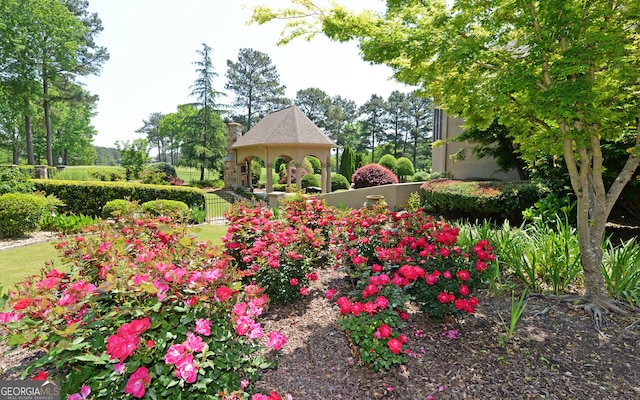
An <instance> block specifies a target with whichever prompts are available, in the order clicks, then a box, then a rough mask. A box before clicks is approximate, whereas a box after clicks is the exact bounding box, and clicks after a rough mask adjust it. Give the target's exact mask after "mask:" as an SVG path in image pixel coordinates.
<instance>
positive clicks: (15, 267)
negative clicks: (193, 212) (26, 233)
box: [0, 225, 228, 292]
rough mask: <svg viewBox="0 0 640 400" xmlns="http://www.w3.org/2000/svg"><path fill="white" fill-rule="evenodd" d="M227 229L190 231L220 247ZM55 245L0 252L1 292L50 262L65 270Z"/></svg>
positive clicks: (210, 228) (205, 227)
mask: <svg viewBox="0 0 640 400" xmlns="http://www.w3.org/2000/svg"><path fill="white" fill-rule="evenodd" d="M227 229H228V226H226V225H200V226H197V227H194V228H192V231H193V233H194V234H195V235H196V237H197V238H198V239H199V240H208V241H210V242H211V243H213V244H219V245H221V244H222V241H221V239H222V237H223V236H224V235H225V234H226V233H227ZM55 243H56V241H52V242H46V243H37V244H32V245H29V246H24V247H18V248H15V249H11V250H4V251H0V271H1V272H2V274H1V275H0V286H1V287H2V288H3V292H4V291H7V290H10V289H11V288H13V287H14V285H15V284H16V283H17V282H20V281H22V280H24V278H25V277H27V276H30V275H35V274H38V273H39V272H40V270H41V269H42V268H43V267H44V266H45V265H46V263H47V262H52V263H53V266H54V267H55V268H57V269H59V270H61V271H65V270H67V267H66V266H65V265H62V264H61V263H60V260H59V259H58V253H57V251H56V249H55V247H54V246H55Z"/></svg>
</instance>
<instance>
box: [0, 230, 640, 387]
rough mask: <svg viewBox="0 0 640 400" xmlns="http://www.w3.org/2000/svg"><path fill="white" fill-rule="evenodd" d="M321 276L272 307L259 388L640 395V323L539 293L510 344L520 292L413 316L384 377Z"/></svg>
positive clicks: (17, 360)
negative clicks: (467, 308)
mask: <svg viewBox="0 0 640 400" xmlns="http://www.w3.org/2000/svg"><path fill="white" fill-rule="evenodd" d="M633 228H634V229H633V230H632V232H631V233H632V235H631V236H635V235H637V233H638V228H637V227H635V226H634V227H633ZM625 230H626V227H625ZM616 233H617V232H616ZM620 236H621V238H624V239H628V238H629V237H630V235H629V232H624V234H623V235H620ZM319 276H320V279H319V280H318V281H315V282H312V284H311V287H310V295H309V296H308V297H306V298H304V299H303V300H301V301H299V302H296V303H294V304H289V305H286V306H279V305H272V306H271V308H270V309H269V311H268V312H267V314H266V316H265V319H264V320H263V325H264V328H265V332H269V331H271V330H279V331H281V332H282V333H284V334H285V335H286V336H287V337H288V342H287V345H286V346H285V347H284V348H283V349H282V350H280V352H278V353H276V352H273V351H271V352H270V353H268V357H269V358H270V359H272V360H273V361H274V362H275V365H274V367H272V368H271V369H269V370H267V371H265V372H264V374H263V377H262V379H261V380H260V381H259V382H258V384H257V386H258V388H260V389H261V390H262V391H263V392H269V391H271V390H276V391H277V392H278V393H280V394H281V395H282V396H283V398H285V399H286V398H287V397H289V398H291V399H411V400H413V399H428V398H430V397H429V396H433V398H434V399H597V400H608V399H636V398H640V322H639V321H638V317H622V316H618V315H611V316H609V318H608V319H607V323H606V325H605V326H604V327H603V329H602V331H600V332H599V331H597V330H596V329H595V328H594V324H593V322H592V320H591V319H590V317H589V316H588V315H587V314H586V313H585V312H584V311H583V310H582V309H581V308H579V307H578V306H574V305H570V304H566V303H561V302H558V301H556V300H553V299H550V298H545V297H530V298H528V299H527V307H526V309H525V311H524V314H523V316H522V318H521V319H520V322H519V324H518V326H517V327H516V330H515V334H514V337H513V338H511V339H510V340H504V334H505V328H504V326H503V325H502V322H501V319H500V316H502V317H503V318H504V319H505V320H506V321H508V318H509V313H510V308H511V293H502V294H500V295H492V294H489V293H486V292H483V293H479V294H478V297H479V299H480V305H479V306H478V308H477V311H476V313H475V314H473V315H466V316H463V317H459V318H457V319H451V320H448V321H446V322H440V321H434V320H431V319H429V318H428V317H426V316H425V315H424V314H422V313H420V312H417V311H416V312H414V313H412V314H411V316H410V318H409V321H407V323H406V325H405V327H404V328H403V329H404V330H403V332H404V333H405V334H406V335H407V336H409V338H410V340H409V347H410V349H411V352H412V353H411V355H409V356H408V357H407V362H406V364H405V365H403V366H397V367H394V368H393V369H392V370H390V371H388V372H374V371H371V370H369V369H367V368H366V367H363V366H360V365H358V360H357V358H356V357H354V355H353V354H352V353H351V350H350V348H349V345H348V342H347V339H346V337H345V335H344V334H343V333H342V332H341V331H340V329H339V328H338V325H337V321H338V316H339V311H338V308H337V306H336V305H335V303H334V302H333V301H329V300H327V299H326V298H325V297H324V294H325V292H326V290H327V289H328V288H330V287H332V288H336V289H338V293H337V295H336V296H340V295H343V294H346V293H347V290H348V285H347V282H346V280H345V279H344V276H343V274H341V273H339V272H336V271H333V270H332V269H324V270H321V271H319ZM451 330H455V331H456V336H457V338H456V339H451V338H449V336H448V333H449V332H450V331H451ZM0 354H2V356H0V379H9V378H13V379H16V378H17V377H18V376H19V373H20V370H21V369H22V367H23V366H25V365H27V364H28V363H29V362H31V361H33V360H34V359H35V357H34V354H33V353H31V352H29V351H25V350H19V351H16V352H9V351H8V348H7V347H6V346H4V345H0ZM12 368H13V371H9V370H10V369H12Z"/></svg>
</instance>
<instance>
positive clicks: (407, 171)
mask: <svg viewBox="0 0 640 400" xmlns="http://www.w3.org/2000/svg"><path fill="white" fill-rule="evenodd" d="M414 174H415V171H414V169H413V163H412V162H411V160H409V159H408V158H407V157H400V158H398V161H397V165H396V175H398V177H400V180H401V181H403V182H404V180H405V179H406V177H407V176H413V175H414Z"/></svg>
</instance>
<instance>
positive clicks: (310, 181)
mask: <svg viewBox="0 0 640 400" xmlns="http://www.w3.org/2000/svg"><path fill="white" fill-rule="evenodd" d="M300 183H301V185H302V188H303V189H306V188H308V187H313V186H315V187H319V186H320V179H319V178H318V176H317V175H313V174H308V175H305V176H303V177H302V180H301V182H300Z"/></svg>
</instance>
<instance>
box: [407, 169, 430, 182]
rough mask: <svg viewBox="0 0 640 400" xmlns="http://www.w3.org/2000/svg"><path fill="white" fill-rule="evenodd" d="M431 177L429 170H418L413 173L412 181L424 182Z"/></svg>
mask: <svg viewBox="0 0 640 400" xmlns="http://www.w3.org/2000/svg"><path fill="white" fill-rule="evenodd" d="M429 178H430V175H429V173H428V172H427V171H416V173H415V174H413V177H411V181H412V182H424V181H428V180H429Z"/></svg>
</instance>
